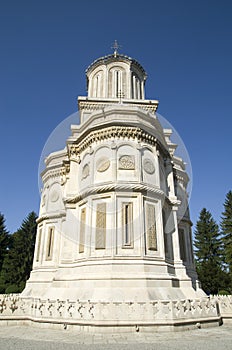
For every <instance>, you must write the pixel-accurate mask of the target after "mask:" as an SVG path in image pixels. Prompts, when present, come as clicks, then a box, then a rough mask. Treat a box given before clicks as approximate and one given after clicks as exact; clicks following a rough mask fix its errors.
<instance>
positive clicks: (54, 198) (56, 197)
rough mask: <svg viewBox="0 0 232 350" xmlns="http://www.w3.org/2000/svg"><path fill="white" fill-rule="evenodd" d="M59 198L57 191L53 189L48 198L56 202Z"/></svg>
mask: <svg viewBox="0 0 232 350" xmlns="http://www.w3.org/2000/svg"><path fill="white" fill-rule="evenodd" d="M58 199H59V193H58V192H57V191H56V190H53V191H52V193H51V194H50V200H51V202H53V203H54V202H56V201H58Z"/></svg>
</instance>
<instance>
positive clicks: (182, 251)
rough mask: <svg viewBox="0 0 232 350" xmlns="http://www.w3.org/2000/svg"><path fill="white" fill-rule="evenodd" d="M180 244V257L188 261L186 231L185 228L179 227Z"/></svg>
mask: <svg viewBox="0 0 232 350" xmlns="http://www.w3.org/2000/svg"><path fill="white" fill-rule="evenodd" d="M178 233H179V246H180V258H181V260H183V261H186V250H185V232H184V230H183V229H179V232H178Z"/></svg>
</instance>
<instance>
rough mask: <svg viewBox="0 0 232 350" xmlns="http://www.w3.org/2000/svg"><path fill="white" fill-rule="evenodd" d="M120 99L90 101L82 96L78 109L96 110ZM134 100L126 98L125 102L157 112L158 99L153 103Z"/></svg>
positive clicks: (111, 104) (112, 104) (113, 104)
mask: <svg viewBox="0 0 232 350" xmlns="http://www.w3.org/2000/svg"><path fill="white" fill-rule="evenodd" d="M118 101H119V99H116V100H112V101H111V100H110V101H108V102H107V101H106V102H102V101H90V100H89V101H88V100H83V101H82V100H81V99H80V98H79V99H78V109H79V110H80V111H82V110H86V111H95V110H98V109H104V108H105V107H110V106H115V104H117V103H118ZM132 101H133V100H124V101H123V102H124V103H125V104H129V105H130V106H131V107H139V108H141V109H143V110H145V111H148V112H152V113H154V112H156V110H157V108H158V101H152V102H151V103H142V102H141V101H139V102H136V101H133V102H132Z"/></svg>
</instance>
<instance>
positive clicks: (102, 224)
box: [95, 203, 106, 249]
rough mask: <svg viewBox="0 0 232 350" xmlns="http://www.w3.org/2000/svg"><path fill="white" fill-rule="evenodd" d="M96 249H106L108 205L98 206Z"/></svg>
mask: <svg viewBox="0 0 232 350" xmlns="http://www.w3.org/2000/svg"><path fill="white" fill-rule="evenodd" d="M95 240H96V242H95V249H105V247H106V203H99V204H97V213H96V235H95Z"/></svg>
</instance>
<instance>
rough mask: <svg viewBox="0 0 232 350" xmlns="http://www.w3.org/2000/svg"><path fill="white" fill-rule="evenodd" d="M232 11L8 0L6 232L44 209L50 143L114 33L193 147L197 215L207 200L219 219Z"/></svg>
mask: <svg viewBox="0 0 232 350" xmlns="http://www.w3.org/2000/svg"><path fill="white" fill-rule="evenodd" d="M231 16H232V4H231V2H230V1H225V0H222V1H214V0H211V1H207V0H202V1H199V0H195V1H188V0H185V1H182V0H175V1H171V0H168V1H165V0H163V1H156V0H143V1H137V0H133V1H129V0H124V1H122V0H117V1H110V0H108V1H105V0H99V1H77V0H76V1H75V0H66V1H64V0H62V1H59V0H56V1H55V0H47V1H44V0H40V1H34V0H30V1H25V0H21V1H16V0H14V1H12V0H7V1H6V0H1V2H0V118H1V138H0V143H1V148H0V149H1V171H0V212H2V213H3V214H4V216H5V218H6V224H7V227H8V229H9V230H10V231H11V232H13V231H15V230H16V229H17V228H18V227H19V226H20V225H21V222H22V220H23V219H24V218H25V217H26V216H27V214H28V213H29V212H30V211H32V210H34V211H36V212H37V213H38V208H39V201H40V195H39V190H38V175H37V173H38V166H39V161H40V155H41V152H42V150H43V147H44V144H45V143H46V140H47V138H48V137H49V135H50V133H51V132H52V131H53V130H54V128H55V127H56V126H57V125H58V124H59V123H61V122H62V120H64V119H65V118H67V117H68V116H69V115H71V114H73V113H75V112H76V111H77V104H76V98H77V96H78V95H85V94H86V90H85V89H86V81H85V69H86V68H87V66H88V65H89V64H90V63H91V62H92V61H93V60H94V59H96V58H98V57H100V56H103V55H107V54H109V53H111V52H112V50H111V46H112V43H113V42H114V40H115V39H117V40H118V41H119V43H120V44H121V45H122V49H121V52H122V53H124V54H127V55H129V56H131V57H133V58H135V59H137V60H138V61H139V62H140V63H141V64H142V65H143V66H144V68H145V70H146V71H147V73H148V80H147V84H146V96H147V98H153V99H158V100H159V101H160V105H159V110H158V112H159V113H160V114H161V115H162V116H164V117H165V118H166V119H168V121H169V122H170V123H171V124H172V125H173V126H174V127H175V129H176V130H177V131H178V133H179V134H180V135H181V137H182V139H183V141H184V143H185V146H186V148H187V149H188V152H189V156H190V159H191V163H192V169H193V188H192V196H191V202H190V210H191V217H192V221H193V222H194V223H195V222H196V220H197V218H198V215H199V212H200V210H201V209H202V208H203V207H206V208H207V209H208V210H210V211H211V212H212V214H213V216H214V217H215V219H216V220H218V221H219V220H220V215H221V212H222V210H223V202H224V199H225V195H226V193H227V192H228V191H229V190H231V189H232V185H231V173H232V161H231V146H232V141H231V133H232V118H231V86H232V64H231V62H232V40H231V37H232V24H231ZM61 145H62V140H61Z"/></svg>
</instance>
